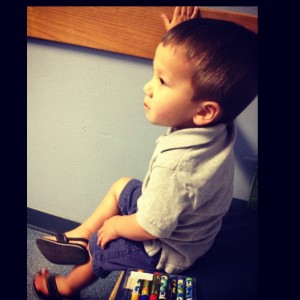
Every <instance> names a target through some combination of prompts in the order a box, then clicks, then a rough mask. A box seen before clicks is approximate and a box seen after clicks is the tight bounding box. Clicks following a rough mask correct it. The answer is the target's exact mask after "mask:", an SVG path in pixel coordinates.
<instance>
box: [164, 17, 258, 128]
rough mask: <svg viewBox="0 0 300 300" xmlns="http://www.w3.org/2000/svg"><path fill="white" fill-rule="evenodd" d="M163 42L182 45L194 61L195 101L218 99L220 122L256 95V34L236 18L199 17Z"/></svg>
mask: <svg viewBox="0 0 300 300" xmlns="http://www.w3.org/2000/svg"><path fill="white" fill-rule="evenodd" d="M161 42H162V44H163V45H164V46H167V45H171V46H183V47H184V49H185V51H186V55H187V59H188V60H189V61H191V62H192V63H193V64H194V71H193V77H192V83H193V86H194V88H195V95H194V97H193V101H196V100H212V101H216V102H217V103H219V105H220V106H221V109H222V116H221V119H220V120H219V121H218V122H224V123H228V122H231V121H232V120H234V119H235V118H236V117H237V115H238V114H240V113H241V112H242V111H243V110H244V109H245V108H246V107H247V106H248V105H249V104H250V102H252V100H253V99H254V98H255V96H256V95H257V76H258V74H257V73H258V70H257V60H258V58H257V34H255V33H254V32H252V31H250V30H248V29H246V28H244V27H242V26H239V25H237V24H235V23H233V22H228V21H223V20H214V19H204V18H197V19H192V20H189V21H185V22H183V23H181V24H179V25H177V26H175V27H174V28H172V29H171V30H170V31H168V32H167V33H166V34H165V35H164V36H163V38H162V41H161Z"/></svg>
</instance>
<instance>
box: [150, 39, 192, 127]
mask: <svg viewBox="0 0 300 300" xmlns="http://www.w3.org/2000/svg"><path fill="white" fill-rule="evenodd" d="M153 71H154V72H153V77H152V79H151V80H150V81H149V82H148V83H147V84H146V85H145V86H144V92H145V94H146V96H145V99H144V107H145V110H146V116H147V119H148V120H149V122H151V123H152V124H156V125H161V126H167V127H176V128H178V129H183V128H189V127H195V124H194V122H193V116H194V115H195V114H196V113H197V104H196V103H195V102H192V101H191V100H192V98H193V95H194V89H193V86H192V65H191V63H189V62H188V61H187V59H186V56H185V53H184V50H183V49H182V48H180V47H173V46H169V45H168V46H163V45H162V44H159V45H158V47H157V49H156V53H155V58H154V61H153Z"/></svg>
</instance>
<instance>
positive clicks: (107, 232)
mask: <svg viewBox="0 0 300 300" xmlns="http://www.w3.org/2000/svg"><path fill="white" fill-rule="evenodd" d="M119 218H121V216H114V217H111V218H110V219H108V220H106V221H105V222H104V224H103V226H102V227H101V228H100V229H99V230H98V245H99V246H100V247H101V248H102V249H104V247H105V246H106V244H107V243H108V242H110V241H112V240H115V239H117V238H119V235H118V234H117V231H116V229H115V226H116V223H117V222H118V220H119Z"/></svg>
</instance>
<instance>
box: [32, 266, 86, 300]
mask: <svg viewBox="0 0 300 300" xmlns="http://www.w3.org/2000/svg"><path fill="white" fill-rule="evenodd" d="M38 274H40V275H42V273H41V272H38ZM46 284H47V289H48V293H49V295H45V294H44V293H42V292H40V291H38V290H37V289H36V287H35V284H34V280H33V283H32V287H33V290H34V292H35V293H36V295H37V296H38V297H39V298H40V299H53V300H63V299H73V300H80V296H79V294H78V295H73V296H63V295H61V294H60V293H59V291H58V289H57V286H56V281H55V275H51V274H49V276H47V277H46Z"/></svg>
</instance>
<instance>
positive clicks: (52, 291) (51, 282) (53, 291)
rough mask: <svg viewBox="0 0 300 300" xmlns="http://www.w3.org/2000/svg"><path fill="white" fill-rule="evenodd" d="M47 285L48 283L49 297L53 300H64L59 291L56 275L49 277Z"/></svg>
mask: <svg viewBox="0 0 300 300" xmlns="http://www.w3.org/2000/svg"><path fill="white" fill-rule="evenodd" d="M46 283H47V289H48V293H49V297H51V299H57V300H62V299H63V298H62V297H61V295H60V293H59V292H58V289H57V285H56V281H55V275H50V276H49V277H47V278H46Z"/></svg>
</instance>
